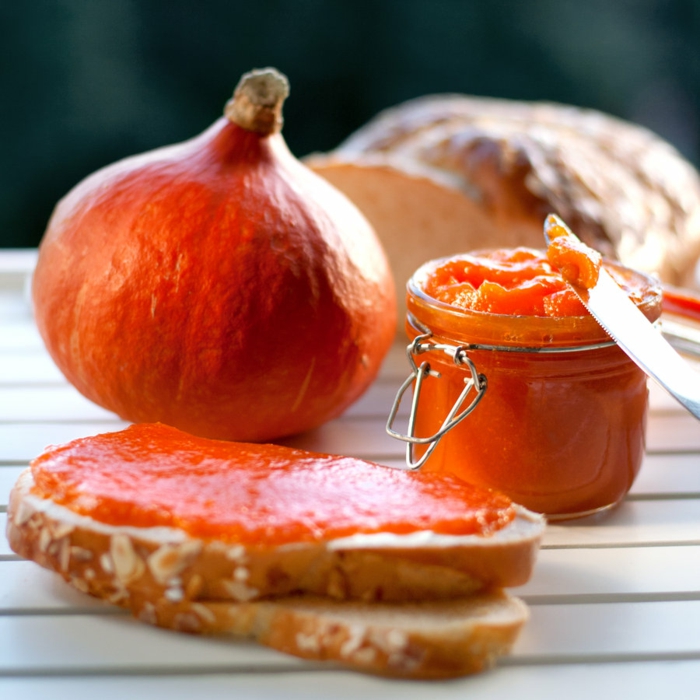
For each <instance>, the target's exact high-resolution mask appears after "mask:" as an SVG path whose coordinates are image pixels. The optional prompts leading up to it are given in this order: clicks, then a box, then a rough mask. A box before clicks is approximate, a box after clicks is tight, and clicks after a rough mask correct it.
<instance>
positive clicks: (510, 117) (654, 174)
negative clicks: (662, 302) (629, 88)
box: [306, 95, 700, 299]
mask: <svg viewBox="0 0 700 700" xmlns="http://www.w3.org/2000/svg"><path fill="white" fill-rule="evenodd" d="M306 162H307V165H309V166H310V167H311V168H312V169H313V170H315V171H316V172H317V173H319V174H320V175H322V176H323V177H326V178H327V179H328V180H329V181H330V182H331V183H332V184H334V185H335V186H336V187H338V188H339V189H341V190H342V191H344V192H345V194H347V195H348V196H349V197H350V199H352V200H353V201H354V202H355V204H357V205H358V207H359V208H360V209H361V210H362V211H363V213H365V215H366V216H367V218H368V219H369V220H370V222H371V223H372V225H373V226H374V228H375V229H376V231H377V233H378V235H379V237H380V239H381V240H382V243H383V245H384V247H385V249H386V251H387V254H388V257H389V260H390V263H391V265H392V268H393V271H394V275H395V277H396V281H397V289H398V291H399V299H402V298H403V296H404V285H405V283H406V281H407V279H408V277H409V276H410V275H411V273H412V272H413V271H414V270H415V269H416V268H417V267H418V266H419V265H420V264H422V263H423V262H426V261H427V260H429V259H432V258H437V257H443V256H447V255H453V254H456V253H461V252H465V251H468V250H470V249H475V248H484V247H512V246H514V245H525V246H531V247H537V248H541V247H542V246H543V238H542V226H543V222H544V218H545V216H546V215H547V214H548V213H552V212H553V213H556V214H558V215H559V216H561V217H562V218H563V219H564V220H565V221H566V222H567V223H568V224H569V226H571V227H572V229H573V230H574V231H575V232H576V233H577V235H578V236H579V237H580V238H581V239H582V240H583V241H584V242H586V243H587V244H588V245H590V246H591V247H593V248H595V249H597V250H600V251H601V252H602V253H603V254H605V255H607V256H609V257H612V258H617V259H619V260H620V261H621V262H623V263H624V264H626V265H628V266H630V267H634V268H637V269H640V270H642V271H646V272H652V273H657V274H658V275H659V276H660V277H661V279H662V281H664V282H668V283H670V284H675V285H694V284H695V283H696V280H695V268H696V263H697V260H698V256H700V176H699V175H698V172H697V171H696V169H695V168H694V167H693V166H692V164H691V163H689V162H688V161H687V160H686V159H684V158H683V157H682V156H681V155H680V154H679V153H678V151H676V149H674V148H673V147H672V146H671V145H670V144H668V143H667V142H666V141H664V140H663V139H661V138H660V137H658V136H656V135H655V134H653V133H652V132H651V131H649V130H647V129H645V128H643V127H640V126H637V125H635V124H631V123H629V122H626V121H623V120H620V119H617V118H614V117H612V116H609V115H607V114H603V113H601V112H597V111H594V110H587V109H580V108H576V107H571V106H567V105H559V104H551V103H527V102H518V101H510V100H499V99H489V98H477V97H471V96H465V95H432V96H426V97H422V98H419V99H416V100H412V101H409V102H406V103H404V104H401V105H398V106H397V107H394V108H391V109H388V110H386V111H384V112H382V113H381V114H379V115H378V116H377V117H375V118H374V119H372V120H371V121H370V122H368V123H367V124H366V125H365V126H363V127H362V128H360V129H359V130H358V131H357V132H355V133H354V134H352V135H351V136H350V137H349V138H348V139H347V140H346V141H345V142H344V143H342V144H341V145H340V146H339V147H338V148H337V149H335V150H334V151H331V152H330V153H328V154H313V155H312V156H310V157H308V158H307V159H306ZM402 183H403V184H402ZM436 188H439V189H440V190H441V194H439V195H436V193H435V190H436Z"/></svg>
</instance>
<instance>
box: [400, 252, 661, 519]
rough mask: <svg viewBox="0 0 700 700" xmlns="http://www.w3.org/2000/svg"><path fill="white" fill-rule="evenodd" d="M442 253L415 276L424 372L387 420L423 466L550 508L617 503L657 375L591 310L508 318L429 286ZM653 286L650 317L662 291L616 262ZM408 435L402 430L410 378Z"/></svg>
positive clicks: (411, 291) (412, 307)
mask: <svg viewBox="0 0 700 700" xmlns="http://www.w3.org/2000/svg"><path fill="white" fill-rule="evenodd" d="M440 262H442V261H431V262H430V263H426V264H425V265H423V266H422V267H421V268H419V270H418V271H417V272H416V273H415V274H414V275H413V277H412V278H411V280H410V281H409V283H408V296H407V308H408V313H407V323H406V328H407V332H408V336H409V339H410V340H411V343H410V345H409V346H408V355H409V359H410V362H411V364H412V366H413V372H412V374H411V375H410V376H409V378H408V379H407V380H406V382H404V385H403V386H402V388H401V389H400V391H399V395H398V396H397V401H396V404H395V406H394V409H392V413H391V415H390V418H389V422H388V424H387V428H388V430H389V432H390V433H391V434H392V435H394V436H395V437H399V438H400V439H403V440H405V441H407V442H408V443H409V444H408V447H407V461H408V462H409V466H411V467H413V468H418V467H420V468H422V469H425V470H430V471H440V472H449V473H452V474H454V475H456V476H458V477H460V478H462V479H464V480H466V481H469V482H471V483H474V484H477V485H480V486H486V487H491V488H494V489H497V490H498V491H501V492H503V493H505V494H507V495H508V496H510V497H511V498H512V499H513V500H514V501H515V502H517V503H520V504H521V505H523V506H525V507H527V508H529V509H531V510H534V511H537V512H540V513H544V514H546V515H547V516H548V518H549V519H567V518H576V517H582V516H585V515H590V514H593V513H596V512H599V511H602V510H605V509H608V508H611V507H612V506H614V505H615V504H617V503H618V502H619V501H620V500H621V499H622V498H623V497H624V496H625V494H626V493H627V492H628V491H629V489H630V487H631V486H632V483H633V481H634V479H635V477H636V475H637V473H638V471H639V468H640V465H641V462H642V458H643V455H644V447H645V429H646V415H647V404H648V390H647V377H646V375H645V374H644V372H643V371H642V370H641V369H639V368H638V367H637V365H636V364H635V363H634V362H633V361H632V360H630V359H629V358H628V356H627V355H626V354H625V353H624V352H623V351H622V350H621V349H620V348H619V347H618V346H617V345H616V344H615V343H614V342H612V341H611V340H610V338H609V336H608V335H607V334H606V333H605V331H604V330H603V329H602V328H601V327H600V326H599V325H598V324H597V322H596V321H595V320H594V319H593V317H591V316H569V317H561V318H552V317H541V316H508V315H503V314H493V313H486V312H480V311H465V310H462V309H458V308H455V307H453V306H451V305H449V304H446V303H443V302H440V301H437V300H436V299H433V298H431V297H429V296H428V295H426V294H425V293H424V292H423V291H422V286H423V285H422V282H423V281H424V280H425V279H426V276H427V275H429V274H431V271H433V270H434V269H435V267H436V266H437V265H438V264H439V263H440ZM606 266H608V267H613V268H615V270H616V271H617V272H618V273H619V274H620V275H623V276H624V277H625V279H626V280H630V281H632V282H633V283H634V284H635V285H636V286H637V287H638V288H639V289H641V290H642V293H641V294H640V295H639V298H638V299H637V300H636V303H637V306H638V307H639V308H640V310H641V311H642V312H643V313H644V314H645V315H646V316H647V318H649V319H650V320H652V321H653V320H655V319H656V318H658V316H659V315H660V313H661V289H660V287H659V285H658V284H657V283H656V282H655V281H654V280H653V279H651V278H650V277H647V276H646V275H642V274H641V273H637V272H634V271H632V270H629V269H627V268H624V267H622V266H620V265H614V264H612V263H606ZM411 386H412V387H413V402H412V407H411V415H410V419H409V425H408V430H407V435H402V434H400V433H398V432H397V431H396V430H394V429H393V427H392V425H393V422H394V421H395V418H396V412H397V409H398V404H399V402H400V400H401V397H402V395H403V394H404V393H405V392H406V391H407V389H408V388H409V387H411Z"/></svg>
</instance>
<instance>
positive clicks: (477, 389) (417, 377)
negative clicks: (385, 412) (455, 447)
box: [386, 332, 486, 470]
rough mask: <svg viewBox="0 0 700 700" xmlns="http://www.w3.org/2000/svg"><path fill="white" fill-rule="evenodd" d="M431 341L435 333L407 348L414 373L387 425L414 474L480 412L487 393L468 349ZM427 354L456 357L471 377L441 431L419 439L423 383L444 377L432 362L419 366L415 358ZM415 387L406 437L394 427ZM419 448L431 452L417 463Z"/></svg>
mask: <svg viewBox="0 0 700 700" xmlns="http://www.w3.org/2000/svg"><path fill="white" fill-rule="evenodd" d="M431 337H432V333H429V332H428V333H423V334H422V335H418V336H416V337H415V338H414V340H413V341H412V342H411V343H410V344H409V345H408V347H407V348H406V354H407V355H408V361H409V362H410V363H411V367H412V368H413V371H412V372H411V374H410V375H409V376H408V377H407V378H406V380H405V381H404V382H403V384H401V386H400V387H399V390H398V392H397V394H396V398H395V399H394V403H393V405H392V407H391V411H390V412H389V418H388V419H387V423H386V431H387V433H389V435H391V437H393V438H396V439H397V440H401V441H403V442H405V443H406V466H407V467H408V468H409V469H411V470H416V469H420V467H422V466H423V464H425V462H426V460H427V459H428V457H430V455H431V454H432V453H433V450H434V449H435V448H436V447H437V445H438V443H439V441H440V439H441V438H442V437H443V436H444V435H445V433H447V432H448V431H449V430H451V429H452V428H454V426H455V425H457V424H458V423H459V422H461V421H462V420H464V418H466V417H467V416H468V415H469V414H470V413H471V412H472V411H473V410H474V409H475V408H476V406H477V404H478V403H479V401H481V399H482V397H483V395H484V392H485V391H486V377H485V376H484V375H483V374H479V373H478V372H477V370H476V367H475V365H474V363H473V362H472V360H471V359H470V358H469V356H468V355H467V348H466V346H463V345H460V346H455V345H447V344H438V343H430V342H428V341H429V340H430V338H431ZM426 352H443V353H445V354H447V355H449V356H450V357H452V360H453V362H454V363H455V365H458V366H466V367H467V368H468V369H469V376H468V377H467V378H465V380H464V389H462V391H461V393H460V395H459V396H458V397H457V400H456V401H455V403H454V405H453V406H452V408H451V409H450V411H449V413H448V414H447V416H446V417H445V420H444V421H443V423H442V425H441V426H440V429H439V430H438V431H437V432H436V433H434V434H433V435H431V436H429V437H417V436H416V435H415V424H416V415H417V414H418V403H419V400H420V394H421V387H422V386H423V382H424V381H425V379H426V378H428V377H433V378H435V379H440V377H441V375H440V373H439V372H436V371H435V370H433V369H431V367H430V363H429V362H422V363H421V364H420V365H418V364H417V363H416V361H415V359H414V356H417V355H421V354H423V353H426ZM411 385H414V386H413V399H412V401H411V410H410V413H409V416H408V427H407V432H406V434H403V433H400V432H398V431H396V430H394V427H393V425H394V421H395V420H396V414H397V413H398V410H399V406H400V405H401V400H402V399H403V396H404V394H405V393H406V391H408V388H409V387H410V386H411ZM472 393H474V397H473V398H472V399H471V402H470V403H469V404H468V405H467V406H466V408H462V407H463V406H464V405H465V403H466V402H467V399H468V397H469V395H470V394H472ZM416 445H428V448H427V449H426V450H425V452H424V453H423V454H422V455H421V457H420V458H418V459H417V460H416V459H414V448H415V446H416Z"/></svg>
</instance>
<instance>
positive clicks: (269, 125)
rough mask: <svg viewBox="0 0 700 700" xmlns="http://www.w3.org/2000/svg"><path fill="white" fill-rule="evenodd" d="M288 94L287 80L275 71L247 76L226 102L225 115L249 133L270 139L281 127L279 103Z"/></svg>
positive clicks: (272, 69) (253, 71)
mask: <svg viewBox="0 0 700 700" xmlns="http://www.w3.org/2000/svg"><path fill="white" fill-rule="evenodd" d="M287 95H289V81H288V80H287V78H286V76H284V75H282V73H280V72H279V71H277V70H275V69H274V68H262V69H260V70H252V71H250V73H246V74H245V75H244V76H243V77H242V78H241V79H240V81H239V83H238V85H237V86H236V89H235V91H234V93H233V97H232V98H231V99H230V100H229V101H228V102H227V103H226V107H225V108H224V115H225V116H226V118H227V119H228V120H229V121H231V122H233V123H234V124H238V126H240V127H242V128H243V129H247V130H248V131H254V132H256V133H258V134H261V135H262V136H269V135H270V134H273V133H275V132H277V131H279V130H280V129H281V128H282V103H283V102H284V100H285V98H286V97H287Z"/></svg>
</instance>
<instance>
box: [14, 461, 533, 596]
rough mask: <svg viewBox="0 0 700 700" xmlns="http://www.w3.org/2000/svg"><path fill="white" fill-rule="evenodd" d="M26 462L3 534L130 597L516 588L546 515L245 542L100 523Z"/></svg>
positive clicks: (89, 581)
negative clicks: (472, 529)
mask: <svg viewBox="0 0 700 700" xmlns="http://www.w3.org/2000/svg"><path fill="white" fill-rule="evenodd" d="M33 484H34V481H33V477H32V473H31V469H27V470H25V471H24V472H23V473H22V474H21V476H20V477H19V479H18V481H17V483H16V485H15V487H14V488H13V490H12V493H11V495H10V503H9V508H8V519H7V536H8V540H9V542H10V546H11V547H12V549H13V550H14V551H15V552H16V553H17V554H19V555H20V556H22V557H25V558H26V559H32V560H33V561H35V562H37V563H38V564H40V565H41V566H44V567H46V568H48V569H51V570H53V571H56V572H58V573H59V574H61V576H63V578H64V579H65V580H66V581H68V582H69V583H71V584H72V585H73V586H75V587H76V588H78V589H79V590H82V591H85V592H88V593H91V594H92V595H95V596H98V597H100V598H104V599H107V600H109V601H110V602H112V603H118V604H121V605H126V606H127V607H128V606H129V601H130V599H131V598H132V596H140V597H143V598H146V599H148V600H151V601H159V600H163V601H169V602H180V601H183V600H184V601H203V600H220V601H222V600H229V601H235V602H247V601H251V600H256V599H260V598H269V597H279V596H287V595H290V594H298V593H304V594H313V595H319V596H327V597H330V598H334V599H338V600H364V601H407V600H426V599H445V598H455V597H460V596H464V595H468V594H470V593H474V592H476V591H480V590H485V589H492V588H502V587H509V586H517V585H520V584H523V583H525V582H526V581H527V580H528V578H529V577H530V575H531V572H532V568H533V565H534V562H535V558H536V555H537V551H538V549H539V544H540V540H541V536H542V533H543V531H544V526H545V522H544V519H543V518H542V517H541V516H539V515H536V514H533V513H530V512H529V511H527V510H525V509H523V508H519V507H518V508H517V516H516V518H515V520H514V521H512V522H511V523H510V524H509V525H507V526H506V527H504V528H503V529H501V530H497V531H496V532H495V533H493V534H492V535H490V536H481V535H464V536H451V535H436V534H434V533H430V532H416V533H413V534H410V535H392V534H384V533H379V534H369V535H357V536H354V537H346V538H342V539H337V540H330V541H320V542H314V543H292V544H288V545H282V546H279V547H262V548H261V547H251V546H248V547H245V546H242V545H240V544H235V543H224V542H220V541H217V540H211V539H209V540H208V539H200V538H196V537H190V536H188V535H187V534H186V533H185V532H184V531H182V530H179V529H176V528H165V527H150V528H140V527H127V526H114V525H108V524H105V523H101V522H98V521H96V520H94V519H92V518H90V517H87V516H83V515H79V514H77V513H75V512H73V511H72V510H70V509H69V508H66V507H64V506H62V505H58V504H57V503H55V502H53V501H52V500H51V499H49V498H42V497H39V496H37V495H35V494H33V493H32V487H33Z"/></svg>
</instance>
